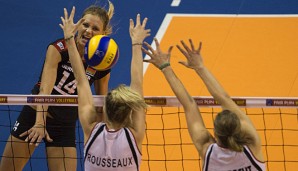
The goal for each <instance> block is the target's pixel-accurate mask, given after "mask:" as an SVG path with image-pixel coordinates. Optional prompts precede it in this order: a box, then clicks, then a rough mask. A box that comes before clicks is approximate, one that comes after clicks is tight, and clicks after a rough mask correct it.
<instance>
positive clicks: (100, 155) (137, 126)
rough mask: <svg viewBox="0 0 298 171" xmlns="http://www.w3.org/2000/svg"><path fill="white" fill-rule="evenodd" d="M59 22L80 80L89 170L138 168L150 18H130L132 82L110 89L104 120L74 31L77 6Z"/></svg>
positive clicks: (132, 169)
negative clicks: (144, 53) (144, 52)
mask: <svg viewBox="0 0 298 171" xmlns="http://www.w3.org/2000/svg"><path fill="white" fill-rule="evenodd" d="M64 13H65V14H64V18H62V24H61V25H60V26H61V28H62V29H63V31H64V38H65V39H67V40H68V41H66V44H67V46H68V49H69V51H68V52H69V56H70V61H71V64H72V66H73V70H74V74H75V78H76V80H77V82H78V84H77V89H78V105H79V120H80V123H81V125H82V128H83V132H84V145H85V147H84V164H85V170H86V171H95V170H101V171H105V170H117V171H124V170H125V171H135V170H139V167H140V162H141V150H142V147H141V146H142V141H143V139H144V134H145V109H146V107H147V105H146V103H145V101H144V98H143V57H142V50H141V47H142V42H143V40H144V39H145V38H146V37H147V36H149V35H150V30H149V29H147V30H146V29H145V26H146V23H147V18H145V19H144V20H143V22H142V23H141V21H140V15H137V18H136V24H134V22H133V20H132V19H131V20H130V27H129V32H130V37H131V41H132V60H131V83H130V86H129V87H128V86H125V85H120V86H118V87H117V88H115V89H113V90H111V91H109V92H108V94H107V96H106V97H105V101H104V108H103V109H104V110H103V111H104V117H103V118H104V120H102V121H98V120H97V119H96V110H95V106H94V103H93V97H92V94H91V89H90V86H89V83H88V80H87V79H86V77H85V72H84V67H83V64H82V61H81V59H80V55H79V52H78V50H77V48H76V44H75V40H74V38H73V34H74V32H75V30H76V28H77V26H78V24H80V22H82V21H80V22H79V23H77V24H74V23H73V16H74V13H75V9H74V8H73V10H72V11H71V14H70V15H69V16H68V12H67V10H66V9H65V10H64Z"/></svg>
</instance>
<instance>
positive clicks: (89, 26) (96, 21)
mask: <svg viewBox="0 0 298 171" xmlns="http://www.w3.org/2000/svg"><path fill="white" fill-rule="evenodd" d="M83 18H84V19H85V21H84V22H83V23H82V25H81V26H80V27H79V29H78V36H77V43H78V46H81V47H83V46H85V44H86V43H87V41H88V40H89V39H90V38H91V37H93V36H94V35H98V34H104V30H103V23H102V21H101V19H100V17H98V16H96V15H92V14H86V15H85V16H84V17H83Z"/></svg>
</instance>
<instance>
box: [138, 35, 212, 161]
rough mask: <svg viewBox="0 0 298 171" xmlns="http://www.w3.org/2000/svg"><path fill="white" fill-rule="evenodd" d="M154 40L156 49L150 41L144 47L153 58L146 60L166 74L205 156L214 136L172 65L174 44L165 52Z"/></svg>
mask: <svg viewBox="0 0 298 171" xmlns="http://www.w3.org/2000/svg"><path fill="white" fill-rule="evenodd" d="M154 41H155V44H156V50H154V49H153V48H152V47H151V46H150V45H149V44H148V43H145V45H146V46H147V47H148V50H146V49H143V51H144V52H145V53H146V54H147V55H149V56H150V57H151V59H149V60H144V61H145V62H150V63H152V64H153V65H154V66H155V67H157V68H159V69H160V70H161V71H162V73H163V74H164V76H165V78H166V80H167V81H168V83H169V85H170V87H171V89H172V90H173V92H174V93H175V95H176V96H177V98H178V100H179V101H180V103H181V104H182V106H183V108H184V111H185V116H186V121H187V126H188V131H189V134H190V136H191V138H192V141H193V143H194V145H195V147H196V148H197V150H198V152H199V154H200V156H201V157H203V156H204V154H205V152H206V149H207V147H208V145H209V144H210V143H212V142H213V138H212V136H211V134H210V133H209V132H208V130H207V129H206V127H205V124H204V121H203V118H202V116H201V113H200V111H199V110H198V106H197V104H196V102H195V101H194V99H193V98H192V97H191V96H190V95H189V93H188V92H187V90H186V89H185V87H184V85H183V84H182V83H181V81H180V79H179V78H178V77H177V76H176V74H175V73H174V71H173V69H172V67H171V65H170V56H171V50H172V46H171V47H170V48H169V50H168V53H163V52H162V51H161V49H160V45H159V42H158V40H157V39H154Z"/></svg>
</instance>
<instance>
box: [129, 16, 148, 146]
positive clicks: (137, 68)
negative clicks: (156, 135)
mask: <svg viewBox="0 0 298 171" xmlns="http://www.w3.org/2000/svg"><path fill="white" fill-rule="evenodd" d="M140 18H141V16H140V14H138V15H137V18H136V23H135V24H134V21H133V20H132V19H130V26H129V33H130V37H131V43H132V60H131V82H130V88H131V89H133V90H135V91H136V92H138V93H139V94H140V95H141V96H143V55H142V50H141V47H142V44H143V41H144V39H145V38H146V37H148V36H150V29H145V27H146V24H147V20H148V19H147V18H144V20H143V22H142V23H141V21H140V20H141V19H140ZM131 128H132V129H133V130H134V132H135V137H136V141H137V143H138V146H139V147H140V145H141V144H142V141H143V138H144V134H145V111H144V110H143V109H139V110H135V111H133V113H132V126H131ZM139 149H141V148H139Z"/></svg>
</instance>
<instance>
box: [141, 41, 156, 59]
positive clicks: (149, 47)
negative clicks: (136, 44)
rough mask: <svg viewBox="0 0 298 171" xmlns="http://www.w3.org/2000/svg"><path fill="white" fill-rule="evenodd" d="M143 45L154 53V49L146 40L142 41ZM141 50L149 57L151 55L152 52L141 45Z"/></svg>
mask: <svg viewBox="0 0 298 171" xmlns="http://www.w3.org/2000/svg"><path fill="white" fill-rule="evenodd" d="M144 45H145V46H146V47H147V48H148V50H149V51H151V52H152V54H153V53H154V49H153V48H152V46H151V45H149V44H148V43H147V42H144ZM142 50H143V51H144V53H146V54H147V55H149V56H150V57H152V54H151V53H150V52H149V51H148V50H146V49H145V48H143V47H142Z"/></svg>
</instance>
